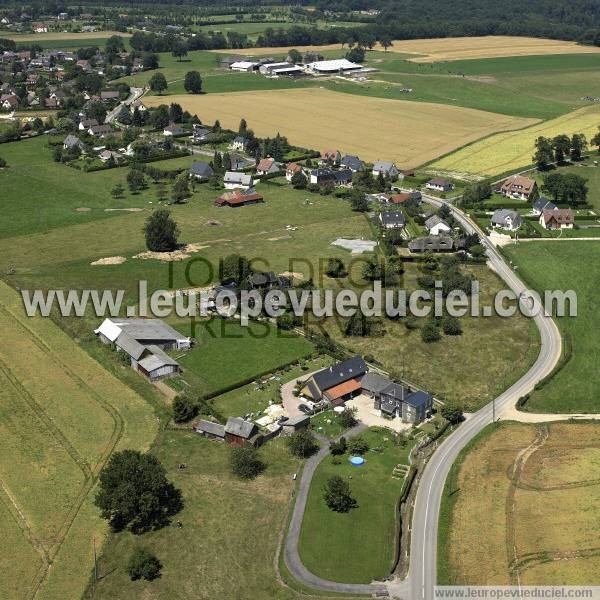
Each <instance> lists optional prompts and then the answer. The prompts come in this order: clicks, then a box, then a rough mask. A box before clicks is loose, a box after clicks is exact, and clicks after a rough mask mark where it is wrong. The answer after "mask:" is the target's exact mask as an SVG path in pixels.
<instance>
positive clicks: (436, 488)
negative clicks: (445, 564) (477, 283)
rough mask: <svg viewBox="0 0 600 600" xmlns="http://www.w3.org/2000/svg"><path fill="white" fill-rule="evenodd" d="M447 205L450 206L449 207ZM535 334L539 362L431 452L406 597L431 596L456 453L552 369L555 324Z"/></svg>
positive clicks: (515, 283)
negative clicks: (443, 506)
mask: <svg viewBox="0 0 600 600" xmlns="http://www.w3.org/2000/svg"><path fill="white" fill-rule="evenodd" d="M424 200H425V201H427V202H430V203H431V204H434V205H437V206H440V205H441V204H443V203H444V202H443V201H440V200H439V199H437V198H432V197H427V196H425V197H424ZM449 206H450V205H449ZM450 208H451V210H452V212H453V215H454V217H455V218H456V219H457V220H458V221H459V222H460V223H461V225H462V226H463V227H464V228H465V230H466V231H467V232H469V233H473V232H476V233H479V234H480V236H481V239H482V243H483V244H484V245H485V247H486V249H487V254H488V257H489V262H490V266H491V267H492V268H493V269H494V270H495V271H496V272H497V273H498V275H499V276H500V277H501V278H502V279H503V280H504V281H505V282H506V284H507V285H508V286H509V287H510V289H512V290H513V291H514V292H515V293H516V294H518V295H520V294H521V292H522V291H523V290H525V289H526V286H525V285H524V284H523V283H522V282H521V280H520V279H519V278H518V277H517V276H516V275H515V273H514V272H513V271H512V269H511V268H510V267H509V266H508V265H507V264H506V262H505V261H504V259H503V258H502V256H501V255H500V254H499V253H498V251H497V250H496V248H495V247H494V246H493V245H492V244H491V243H490V242H489V241H488V240H487V238H485V236H483V235H482V232H481V231H480V230H479V229H478V228H477V226H476V225H475V224H474V223H473V222H472V221H471V220H470V219H468V218H467V217H466V216H465V215H464V214H463V213H462V212H461V211H459V210H458V209H457V208H455V207H453V206H450ZM535 322H536V325H537V326H538V329H539V330H540V337H541V349H540V353H539V355H538V358H537V360H536V362H535V363H534V365H533V366H532V367H531V369H529V371H528V372H527V373H526V374H525V375H524V376H523V377H521V379H519V381H517V382H516V383H515V384H514V385H512V386H511V387H510V388H509V389H508V390H506V391H505V392H504V393H502V394H501V395H500V396H498V398H496V399H495V401H494V403H491V404H488V405H487V406H485V407H483V408H482V409H481V410H479V411H478V412H477V413H475V414H474V415H473V416H472V417H471V418H470V419H468V420H467V421H466V422H465V423H464V424H462V425H461V426H460V427H459V428H458V429H457V430H456V432H454V433H453V434H452V435H450V436H449V437H448V438H447V439H446V440H445V441H444V442H443V443H442V444H441V445H440V447H439V448H438V449H437V451H436V452H435V453H434V454H433V456H432V457H431V459H430V460H429V462H428V463H427V466H426V467H425V470H424V471H423V475H422V477H421V480H420V482H419V489H418V491H417V496H416V500H415V508H414V512H413V522H412V534H411V536H412V537H411V551H410V568H409V574H408V578H407V579H408V582H409V584H410V593H409V596H408V597H410V598H411V599H413V600H416V599H425V600H430V599H432V598H433V588H434V586H435V582H436V575H437V537H438V536H437V534H438V515H439V510H440V502H441V498H442V492H443V489H444V484H445V482H446V477H447V475H448V472H449V470H450V467H451V466H452V464H453V463H454V461H455V459H456V457H457V456H458V454H459V452H460V451H461V450H462V449H463V448H464V447H465V446H466V444H467V443H468V442H469V441H470V440H472V439H473V438H474V437H475V436H476V435H477V434H478V433H479V432H480V431H481V430H482V429H483V428H484V427H485V426H486V425H488V424H489V423H490V422H491V421H492V404H495V410H496V414H499V413H500V412H501V411H503V409H506V408H508V407H511V406H514V404H515V403H516V401H517V400H518V399H519V398H520V397H521V396H524V395H525V394H527V393H529V392H530V391H531V390H532V389H533V387H534V386H535V384H536V383H537V382H538V381H540V379H543V378H544V377H546V376H547V375H548V374H549V373H550V372H551V371H552V369H553V368H554V366H555V365H556V363H557V361H558V360H559V358H560V355H561V343H562V342H561V336H560V333H559V331H558V328H557V327H556V324H555V323H554V321H553V320H552V319H551V318H549V317H545V316H543V315H538V316H537V317H536V318H535Z"/></svg>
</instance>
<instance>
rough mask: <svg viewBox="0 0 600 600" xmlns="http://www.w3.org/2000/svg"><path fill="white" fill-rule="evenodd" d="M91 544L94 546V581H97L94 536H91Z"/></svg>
mask: <svg viewBox="0 0 600 600" xmlns="http://www.w3.org/2000/svg"><path fill="white" fill-rule="evenodd" d="M92 544H93V546H94V581H98V563H97V561H96V538H95V537H94V538H92Z"/></svg>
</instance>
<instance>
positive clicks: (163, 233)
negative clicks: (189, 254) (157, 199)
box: [144, 208, 179, 252]
mask: <svg viewBox="0 0 600 600" xmlns="http://www.w3.org/2000/svg"><path fill="white" fill-rule="evenodd" d="M144 234H145V236H146V246H147V247H148V250H152V251H153V252H170V251H171V250H175V248H177V237H178V236H179V227H177V223H175V221H174V220H173V219H172V218H171V213H170V212H169V211H168V210H167V209H166V208H159V209H158V210H155V211H154V212H153V213H152V214H151V215H150V216H149V217H148V219H147V220H146V224H145V226H144Z"/></svg>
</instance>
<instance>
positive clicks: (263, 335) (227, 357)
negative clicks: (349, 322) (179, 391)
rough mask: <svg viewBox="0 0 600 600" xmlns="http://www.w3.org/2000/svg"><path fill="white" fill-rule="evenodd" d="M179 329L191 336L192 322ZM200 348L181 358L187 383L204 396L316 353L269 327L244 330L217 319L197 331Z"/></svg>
mask: <svg viewBox="0 0 600 600" xmlns="http://www.w3.org/2000/svg"><path fill="white" fill-rule="evenodd" d="M178 327H179V328H180V329H181V331H183V332H185V333H187V334H189V333H190V329H189V322H188V323H185V322H182V323H181V324H180V325H178ZM192 335H193V336H194V337H195V338H196V340H197V341H198V344H197V345H196V346H195V347H194V348H192V350H190V351H188V352H185V353H181V355H178V356H177V360H178V361H179V362H180V364H181V366H182V367H183V369H184V374H183V379H184V380H185V381H187V382H188V383H189V384H190V385H192V386H194V388H195V389H197V390H198V391H200V392H203V393H214V392H217V391H219V390H221V389H224V388H227V387H229V386H234V385H240V384H242V383H245V382H246V381H247V380H248V379H252V378H255V377H257V376H259V375H261V374H264V373H269V372H270V371H274V370H276V369H278V368H279V367H282V366H284V365H286V364H288V363H291V362H294V361H297V360H300V359H302V358H306V357H307V356H309V355H310V354H311V353H313V352H314V347H313V345H312V344H311V343H310V342H308V341H307V340H306V339H305V338H303V337H300V336H297V335H296V334H293V333H289V332H282V331H281V330H280V329H276V328H275V327H273V326H272V325H268V324H266V323H255V322H251V323H249V325H248V327H242V326H241V325H240V324H239V322H238V321H236V320H224V319H220V318H218V317H217V318H215V319H213V320H211V321H203V322H201V323H198V326H197V327H195V328H194V329H193V333H192Z"/></svg>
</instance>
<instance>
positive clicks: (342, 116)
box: [145, 88, 535, 168]
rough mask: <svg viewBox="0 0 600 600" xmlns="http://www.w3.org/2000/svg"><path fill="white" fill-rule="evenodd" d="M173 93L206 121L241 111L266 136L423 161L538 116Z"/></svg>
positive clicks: (309, 93)
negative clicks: (297, 115)
mask: <svg viewBox="0 0 600 600" xmlns="http://www.w3.org/2000/svg"><path fill="white" fill-rule="evenodd" d="M169 101H170V102H178V103H180V104H181V105H182V106H183V107H184V109H186V110H189V111H190V112H191V113H192V114H193V113H196V114H197V115H198V116H199V117H200V118H201V119H202V121H204V122H206V123H208V122H212V121H215V120H216V119H219V120H220V121H221V124H222V125H224V126H225V127H229V128H233V129H236V128H237V127H238V124H239V122H240V119H241V118H242V117H243V118H245V119H246V120H247V121H248V123H249V125H250V127H251V128H252V129H253V130H254V131H255V132H256V133H257V134H258V135H260V136H274V135H275V134H276V133H277V132H278V131H279V132H281V133H282V134H285V135H286V136H287V137H288V138H289V140H290V142H291V143H293V144H297V145H300V146H303V147H306V148H315V149H320V148H327V147H330V146H331V143H332V141H331V140H332V139H335V141H336V145H338V146H339V147H340V148H341V149H342V150H343V151H344V152H347V153H353V154H358V155H359V156H361V158H363V159H366V160H376V159H378V158H380V157H381V155H382V148H388V149H389V150H386V152H385V155H386V157H387V158H389V159H390V160H391V159H393V160H394V161H395V162H396V163H397V164H399V165H402V166H403V167H405V168H406V167H416V166H419V165H421V164H423V163H425V162H427V161H430V160H432V159H434V158H435V157H437V156H441V155H443V154H446V153H448V152H451V151H452V150H453V149H455V148H459V147H460V146H463V145H465V144H468V143H470V142H474V141H476V140H478V139H480V138H482V137H485V136H488V135H490V134H492V133H496V132H498V131H508V130H513V129H519V128H522V127H526V126H528V125H531V124H533V123H535V120H533V119H523V118H516V117H510V116H507V115H500V114H496V113H491V112H485V111H481V110H474V109H469V108H459V107H455V106H448V105H442V104H432V103H426V102H408V101H403V100H388V99H384V98H372V97H362V96H355V95H353V94H339V93H336V92H332V91H330V90H324V89H314V88H311V89H298V90H277V91H268V92H235V93H228V94H207V95H204V96H190V95H189V94H186V95H181V96H177V95H175V96H169ZM145 103H147V104H148V105H150V106H157V105H159V104H162V103H164V98H161V97H160V96H156V97H148V98H146V99H145ZM299 106H301V107H302V114H304V115H306V118H304V119H300V118H299V119H291V120H290V118H289V115H290V114H292V113H297V109H298V107H299ZM350 123H351V124H352V126H351V127H350V126H349V124H350ZM332 136H333V138H332ZM398 140H402V143H398Z"/></svg>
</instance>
